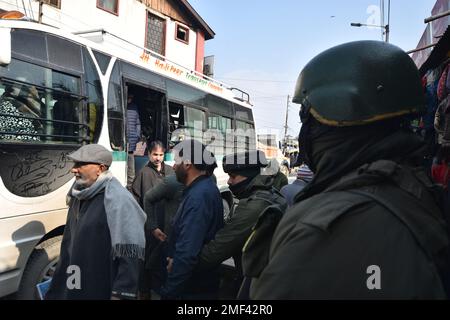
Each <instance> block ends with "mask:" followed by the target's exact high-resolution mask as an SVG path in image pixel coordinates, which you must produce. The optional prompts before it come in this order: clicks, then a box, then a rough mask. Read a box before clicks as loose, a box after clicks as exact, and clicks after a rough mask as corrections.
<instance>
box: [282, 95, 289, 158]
mask: <svg viewBox="0 0 450 320" xmlns="http://www.w3.org/2000/svg"><path fill="white" fill-rule="evenodd" d="M288 115H289V95H288V96H287V102H286V122H285V123H284V138H283V156H284V154H285V153H286V145H287V141H286V137H287V129H288Z"/></svg>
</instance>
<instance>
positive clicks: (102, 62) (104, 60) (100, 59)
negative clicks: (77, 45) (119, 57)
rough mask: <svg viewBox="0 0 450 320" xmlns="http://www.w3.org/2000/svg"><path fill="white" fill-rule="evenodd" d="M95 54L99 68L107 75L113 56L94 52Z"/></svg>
mask: <svg viewBox="0 0 450 320" xmlns="http://www.w3.org/2000/svg"><path fill="white" fill-rule="evenodd" d="M92 52H93V53H94V57H95V60H97V63H98V66H99V68H100V70H101V72H102V73H103V74H106V70H107V69H108V65H109V62H110V61H111V56H109V55H107V54H104V53H101V52H98V51H95V50H92Z"/></svg>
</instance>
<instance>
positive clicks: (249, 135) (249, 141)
mask: <svg viewBox="0 0 450 320" xmlns="http://www.w3.org/2000/svg"><path fill="white" fill-rule="evenodd" d="M235 141H236V152H244V151H249V150H254V149H256V141H255V129H254V126H253V124H251V123H248V122H244V121H240V120H236V133H235Z"/></svg>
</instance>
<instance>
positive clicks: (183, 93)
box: [166, 79, 206, 107]
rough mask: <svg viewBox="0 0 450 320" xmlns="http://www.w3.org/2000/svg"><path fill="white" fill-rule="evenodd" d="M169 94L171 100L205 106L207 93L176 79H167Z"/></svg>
mask: <svg viewBox="0 0 450 320" xmlns="http://www.w3.org/2000/svg"><path fill="white" fill-rule="evenodd" d="M166 84H167V95H168V99H169V100H175V101H177V102H180V103H188V104H191V105H194V106H198V107H204V105H205V102H204V100H205V96H206V93H205V92H203V91H200V90H197V89H194V88H191V87H189V86H186V85H184V84H181V83H177V82H175V81H172V80H169V79H167V80H166Z"/></svg>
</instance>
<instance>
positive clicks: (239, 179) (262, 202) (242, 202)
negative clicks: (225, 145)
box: [197, 150, 287, 299]
mask: <svg viewBox="0 0 450 320" xmlns="http://www.w3.org/2000/svg"><path fill="white" fill-rule="evenodd" d="M267 163H268V162H267V160H266V156H265V154H264V152H262V151H259V150H254V151H247V152H239V153H234V154H230V155H227V156H225V157H224V158H223V162H222V166H223V171H225V172H226V173H228V175H229V179H228V185H229V187H230V190H231V192H232V193H233V194H234V196H235V197H236V198H237V199H239V204H238V205H237V207H236V209H235V211H234V214H233V216H232V217H231V220H230V221H229V223H227V224H226V225H225V227H224V228H223V229H221V230H219V231H218V232H217V234H216V236H215V238H214V239H213V240H212V241H210V242H209V243H207V244H205V245H204V246H203V248H202V251H201V252H200V255H199V264H198V265H197V268H198V269H199V270H208V269H210V268H212V267H214V266H218V265H220V264H221V263H222V262H223V261H225V260H226V259H228V258H231V257H233V259H234V262H235V265H236V267H237V268H236V269H237V272H236V273H237V274H236V286H235V287H236V288H234V289H235V292H233V294H234V295H237V289H239V286H240V285H241V282H242V280H243V275H244V276H246V277H247V278H246V280H245V281H244V283H243V285H242V286H241V291H240V293H239V295H238V298H239V299H248V286H249V284H250V280H251V278H253V277H256V276H257V275H258V274H259V273H258V272H256V270H255V269H256V268H255V267H254V266H253V265H256V266H257V267H258V269H262V267H264V265H265V264H264V263H262V262H261V260H262V259H260V257H261V256H264V255H263V253H264V252H265V247H268V244H269V243H270V239H271V232H270V231H269V232H266V231H264V230H262V229H264V226H265V224H266V223H265V222H264V221H265V218H266V217H269V218H270V220H271V221H272V220H273V221H275V222H278V220H279V218H281V215H282V214H283V213H284V211H285V210H286V207H287V204H286V200H285V199H284V198H283V196H282V195H281V194H280V193H279V192H278V191H277V190H276V189H275V188H274V187H273V181H274V179H275V178H274V176H273V175H262V174H261V168H264V167H266V166H267ZM258 221H259V224H260V225H262V228H259V229H258V230H256V226H255V225H256V224H257V222H258ZM255 231H258V234H257V239H256V240H257V242H256V245H255V242H254V241H248V240H247V239H249V237H250V235H251V234H252V232H255ZM261 239H264V240H263V241H261ZM246 242H248V243H250V244H251V246H252V248H251V249H250V252H251V251H253V252H251V253H250V256H251V257H252V261H254V262H252V266H251V267H250V268H248V267H247V268H246V269H245V270H244V272H243V270H242V263H241V253H242V251H243V248H245V247H246V246H244V244H245V243H246ZM266 249H268V248H266ZM247 251H248V250H247ZM247 256H249V253H247ZM256 260H258V261H256ZM242 261H244V260H242ZM247 261H249V260H248V259H247ZM244 262H245V261H244ZM244 267H245V266H244Z"/></svg>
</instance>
